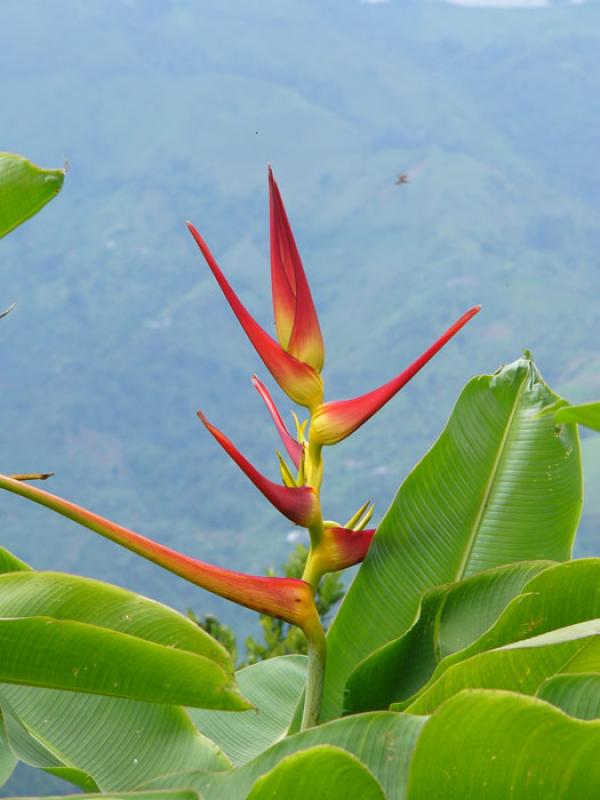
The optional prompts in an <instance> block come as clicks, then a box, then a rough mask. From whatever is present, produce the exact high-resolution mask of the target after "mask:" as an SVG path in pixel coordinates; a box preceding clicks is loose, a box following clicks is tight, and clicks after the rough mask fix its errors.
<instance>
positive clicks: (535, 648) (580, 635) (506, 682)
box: [392, 619, 600, 714]
mask: <svg viewBox="0 0 600 800" xmlns="http://www.w3.org/2000/svg"><path fill="white" fill-rule="evenodd" d="M599 634H600V619H596V620H591V621H589V622H580V623H578V624H577V625H570V626H568V627H567V628H559V629H558V630H555V631H550V632H549V633H543V634H542V635H541V636H534V637H533V638H531V639H526V640H524V641H519V642H514V643H513V644H508V645H505V646H504V647H500V648H498V649H496V650H487V651H486V652H484V653H480V654H479V655H475V656H472V657H471V658H467V659H466V660H464V661H460V662H459V663H458V664H454V666H451V667H449V668H448V669H447V670H446V671H445V672H444V673H442V675H441V676H440V677H439V678H438V679H437V680H432V681H431V682H430V683H429V684H427V686H426V687H425V689H423V691H422V692H421V693H420V694H419V695H418V696H417V698H416V699H415V700H414V701H413V702H411V703H410V704H408V705H406V704H402V705H403V706H406V710H407V711H408V712H409V713H411V714H430V713H431V712H432V711H434V710H435V709H436V708H438V706H440V705H441V704H442V703H443V702H444V701H445V700H448V698H450V697H453V696H454V695H455V694H458V693H459V692H460V691H462V690H463V689H506V690H509V691H514V692H520V693H522V694H535V693H536V692H537V691H538V689H539V688H540V686H541V685H542V684H543V683H544V681H546V680H548V678H551V677H553V676H554V675H562V674H569V673H581V672H591V673H595V672H600V635H599ZM394 708H396V706H395V705H392V709H394Z"/></svg>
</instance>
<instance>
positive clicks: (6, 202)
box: [0, 153, 65, 239]
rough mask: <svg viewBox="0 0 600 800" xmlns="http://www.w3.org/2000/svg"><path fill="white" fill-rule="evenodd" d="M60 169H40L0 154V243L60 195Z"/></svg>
mask: <svg viewBox="0 0 600 800" xmlns="http://www.w3.org/2000/svg"><path fill="white" fill-rule="evenodd" d="M64 179H65V170H64V169H41V168H40V167H36V165H35V164H32V163H31V161H28V160H27V159H26V158H23V156H18V155H14V154H13V153H0V239H1V238H2V237H3V236H6V234H7V233H10V231H12V230H14V228H16V227H17V226H18V225H20V224H21V223H22V222H25V220H28V219H29V218H30V217H32V216H33V215H34V214H36V213H37V212H38V211H39V210H40V209H41V208H43V206H45V205H46V203H48V202H49V201H50V200H52V198H53V197H56V195H57V194H58V193H59V192H60V190H61V189H62V185H63V182H64Z"/></svg>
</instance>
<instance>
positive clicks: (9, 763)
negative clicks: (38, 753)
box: [0, 717, 17, 786]
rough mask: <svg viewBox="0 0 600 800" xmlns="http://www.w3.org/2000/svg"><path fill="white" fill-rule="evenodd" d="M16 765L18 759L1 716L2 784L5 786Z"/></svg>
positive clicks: (0, 775) (0, 759)
mask: <svg viewBox="0 0 600 800" xmlns="http://www.w3.org/2000/svg"><path fill="white" fill-rule="evenodd" d="M16 766H17V759H16V757H15V754H14V753H13V751H12V750H11V747H10V744H9V742H8V737H7V735H6V731H5V729H4V724H3V720H2V718H1V717H0V786H4V784H5V783H6V781H7V780H8V779H9V778H10V776H11V775H12V774H13V770H14V768H15V767H16Z"/></svg>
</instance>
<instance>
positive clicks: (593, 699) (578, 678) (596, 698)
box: [537, 673, 600, 719]
mask: <svg viewBox="0 0 600 800" xmlns="http://www.w3.org/2000/svg"><path fill="white" fill-rule="evenodd" d="M537 696H538V697H539V698H540V699H541V700H545V701H546V702H547V703H552V705H554V706H558V707H559V708H562V710H563V711H564V712H565V713H566V714H569V715H570V716H571V717H578V718H579V719H598V718H600V674H597V673H596V674H589V673H588V674H586V673H583V674H579V675H578V674H569V675H556V676H554V677H553V678H548V680H546V681H544V683H542V685H541V686H540V688H539V689H538V691H537Z"/></svg>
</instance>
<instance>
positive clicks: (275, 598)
mask: <svg viewBox="0 0 600 800" xmlns="http://www.w3.org/2000/svg"><path fill="white" fill-rule="evenodd" d="M0 488H2V489H7V490H8V491H10V492H13V493H14V494H18V495H21V496H22V497H26V498H28V499H29V500H33V501H34V502H36V503H39V504H40V505H43V506H46V508H50V509H52V510H53V511H56V512H57V513H58V514H62V515H63V516H64V517H68V518H69V519H71V520H73V521H74V522H77V523H79V524H80V525H83V526H84V527H86V528H89V529H90V530H92V531H94V532H95V533H98V534H100V535H101V536H104V537H105V538H106V539H110V540H111V541H113V542H116V543H117V544H119V545H121V546H122V547H126V548H127V549H128V550H131V551H132V552H134V553H136V554H137V555H140V556H142V557H143V558H146V559H148V560H149V561H152V562H153V563H154V564H158V565H159V566H161V567H164V568H165V569H168V570H169V571H170V572H173V573H174V574H175V575H179V576H180V577H181V578H185V580H187V581H190V583H194V584H196V586H200V587H202V588H203V589H207V590H208V591H209V592H213V593H214V594H217V595H219V596H220V597H225V598H226V599H227V600H233V601H234V602H235V603H239V604H240V605H243V606H246V608H251V609H253V610H254V611H258V612H259V613H261V614H269V615H271V616H273V617H278V618H279V619H283V620H284V621H285V622H290V623H292V624H293V625H298V626H299V627H300V628H302V630H304V632H305V633H307V636H308V635H309V634H311V635H315V634H316V633H318V630H319V628H320V621H319V617H318V614H317V611H316V609H315V604H314V600H313V593H312V590H311V588H310V586H309V584H308V583H306V582H305V581H302V580H298V579H296V578H271V577H261V576H257V575H245V574H244V573H241V572H234V571H232V570H229V569H224V568H223V567H217V566H214V565H213V564H207V563H205V562H204V561H199V560H198V559H196V558H191V557H190V556H186V555H184V554H182V553H179V552H178V551H177V550H173V549H171V548H170V547H165V546H164V545H162V544H159V543H158V542H155V541H153V540H152V539H148V538H147V537H145V536H142V535H141V534H139V533H135V532H134V531H131V530H129V529H128V528H124V527H123V526H122V525H118V524H117V523H115V522H111V521H110V520H108V519H105V518H104V517H101V516H99V515H98V514H94V513H93V512H92V511H88V510H87V509H85V508H82V507H81V506H78V505H76V504H75V503H71V502H69V501H68V500H63V498H61V497H57V496H56V495H53V494H50V493H49V492H45V491H44V490H43V489H38V488H37V487H35V486H31V485H30V484H28V483H24V482H22V481H17V480H14V479H13V478H9V477H8V476H6V475H0Z"/></svg>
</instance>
